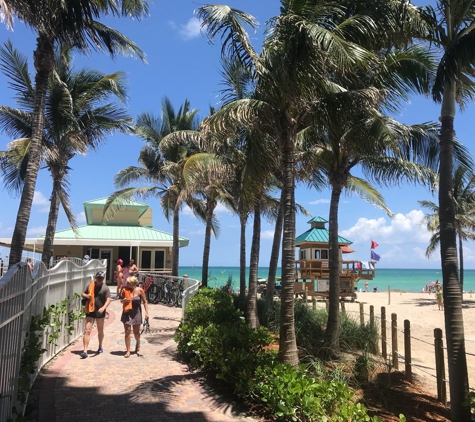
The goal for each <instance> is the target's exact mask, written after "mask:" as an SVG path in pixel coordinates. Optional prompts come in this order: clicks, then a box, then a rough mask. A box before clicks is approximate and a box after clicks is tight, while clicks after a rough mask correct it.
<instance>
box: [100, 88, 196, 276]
mask: <svg viewBox="0 0 475 422" xmlns="http://www.w3.org/2000/svg"><path fill="white" fill-rule="evenodd" d="M197 113H198V110H196V109H193V110H192V109H190V102H189V101H188V100H185V102H184V103H183V105H182V106H180V108H179V109H178V112H176V111H175V109H174V108H173V105H172V103H171V102H170V100H169V99H168V98H167V97H164V99H163V100H162V113H161V116H160V117H158V116H154V115H152V114H149V113H142V114H141V115H140V116H139V117H138V119H137V123H136V125H135V126H134V127H133V128H132V132H133V133H134V134H135V135H136V136H138V137H139V138H141V139H143V140H144V141H145V142H146V143H147V145H146V146H144V147H143V148H142V150H141V152H140V157H139V163H140V164H141V167H136V166H130V167H128V168H126V169H124V170H121V171H120V172H119V173H118V174H117V175H116V177H115V185H116V187H122V188H123V187H125V186H129V185H130V183H132V182H136V181H142V182H152V183H153V186H150V187H142V188H132V187H128V188H125V189H123V190H120V191H117V192H115V193H114V194H112V195H111V196H110V197H109V199H108V201H107V203H106V206H105V208H104V218H105V219H107V218H110V217H111V216H112V215H113V214H114V213H115V211H116V210H117V209H119V208H120V207H121V206H122V205H124V204H126V203H127V201H129V200H130V199H131V198H132V197H133V196H136V195H138V196H141V197H142V198H145V197H147V196H159V197H160V198H161V200H160V204H161V207H162V210H163V212H164V215H165V217H166V219H167V220H168V221H169V220H170V217H172V218H173V247H172V248H173V252H172V253H173V264H172V275H173V276H175V277H176V276H178V268H179V248H180V243H179V240H180V239H179V230H180V214H179V213H180V210H181V208H182V206H183V204H184V203H185V202H186V203H188V205H189V206H190V208H191V209H192V210H193V211H194V212H195V214H196V215H197V216H201V215H202V214H201V213H200V211H199V210H200V204H198V203H197V202H196V201H195V200H194V199H193V198H192V197H191V196H188V197H186V195H185V193H186V192H185V190H184V187H185V184H184V181H183V176H182V172H183V166H184V165H185V163H186V161H187V160H188V159H189V157H190V156H192V155H193V154H195V153H197V152H198V151H199V146H198V145H196V144H195V143H193V141H192V139H191V138H185V139H184V140H183V142H180V143H174V144H167V143H163V142H162V141H163V139H164V138H165V137H166V136H167V135H170V134H172V133H175V132H178V131H186V130H190V131H194V130H196V127H197V121H196V114H197Z"/></svg>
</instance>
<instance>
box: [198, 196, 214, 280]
mask: <svg viewBox="0 0 475 422" xmlns="http://www.w3.org/2000/svg"><path fill="white" fill-rule="evenodd" d="M212 202H213V203H214V204H215V205H214V206H213V205H212V204H211V203H212ZM215 208H216V201H210V200H208V203H207V213H206V229H205V245H204V248H203V268H202V270H201V285H202V286H203V287H207V286H208V265H209V251H210V245H211V221H212V219H213V212H214V209H215Z"/></svg>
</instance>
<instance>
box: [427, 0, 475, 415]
mask: <svg viewBox="0 0 475 422" xmlns="http://www.w3.org/2000/svg"><path fill="white" fill-rule="evenodd" d="M474 12H475V1H474V0H448V1H437V3H436V7H435V8H433V7H431V6H427V7H425V8H423V16H424V17H425V18H426V20H427V22H428V23H429V24H430V26H431V32H430V33H428V34H427V36H426V37H424V39H425V40H427V41H429V42H430V43H431V44H432V45H434V46H435V47H436V48H438V50H439V51H440V52H441V57H440V61H439V63H438V67H437V74H436V78H435V83H434V86H433V89H432V98H433V99H434V101H436V102H437V103H440V104H441V111H440V122H441V129H440V170H439V173H440V186H439V222H440V256H441V260H442V279H443V284H444V305H445V306H444V317H445V329H446V336H447V355H448V369H449V378H450V402H451V406H450V409H451V417H452V421H462V420H464V421H465V420H469V418H470V408H469V407H468V406H465V405H464V403H465V402H466V401H467V397H468V388H469V387H468V375H467V361H466V357H465V335H464V328H463V315H462V293H461V290H460V285H459V279H458V268H457V261H458V260H457V233H456V218H455V216H456V211H455V204H454V200H453V150H454V139H455V130H454V120H455V113H456V105H457V103H458V104H459V106H461V107H463V106H464V105H465V104H466V102H467V101H470V100H472V99H473V97H474V94H475V86H474V85H473V81H472V77H473V65H474V64H475V51H474V49H473V42H474V39H475V13H474Z"/></svg>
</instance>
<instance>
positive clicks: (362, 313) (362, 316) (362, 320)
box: [360, 302, 364, 326]
mask: <svg viewBox="0 0 475 422" xmlns="http://www.w3.org/2000/svg"><path fill="white" fill-rule="evenodd" d="M360 324H361V325H362V326H363V325H364V304H363V303H361V302H360Z"/></svg>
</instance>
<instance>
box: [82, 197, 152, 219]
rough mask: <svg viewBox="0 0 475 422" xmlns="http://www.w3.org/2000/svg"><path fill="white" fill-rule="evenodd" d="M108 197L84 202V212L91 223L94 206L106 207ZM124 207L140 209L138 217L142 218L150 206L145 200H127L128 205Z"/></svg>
mask: <svg viewBox="0 0 475 422" xmlns="http://www.w3.org/2000/svg"><path fill="white" fill-rule="evenodd" d="M107 199H108V198H99V199H93V200H92V201H86V202H83V207H84V213H85V214H86V221H87V222H88V223H89V224H90V223H91V222H92V210H93V209H94V208H104V206H105V205H106V202H107ZM123 208H135V209H138V210H139V215H138V217H139V218H140V217H141V216H142V215H143V214H144V212H145V211H147V210H148V209H149V208H150V207H149V206H148V205H147V204H144V203H143V202H137V201H130V202H127V205H124V206H123Z"/></svg>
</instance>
